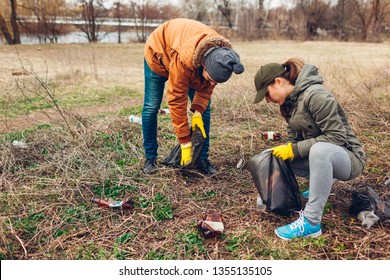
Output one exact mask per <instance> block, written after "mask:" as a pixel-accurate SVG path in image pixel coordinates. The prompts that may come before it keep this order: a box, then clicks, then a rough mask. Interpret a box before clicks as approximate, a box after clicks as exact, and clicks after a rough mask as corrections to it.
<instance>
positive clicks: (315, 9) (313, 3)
mask: <svg viewBox="0 0 390 280" xmlns="http://www.w3.org/2000/svg"><path fill="white" fill-rule="evenodd" d="M329 5H330V3H329V2H327V1H326V2H324V1H321V0H299V3H298V8H299V9H300V10H301V11H302V13H303V15H304V17H305V21H306V39H314V38H315V37H316V35H317V29H318V28H321V27H323V26H322V25H323V23H324V19H325V17H326V12H327V10H328V8H329Z"/></svg>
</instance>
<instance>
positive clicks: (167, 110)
mask: <svg viewBox="0 0 390 280" xmlns="http://www.w3.org/2000/svg"><path fill="white" fill-rule="evenodd" d="M170 113H171V112H170V111H169V109H160V114H161V115H164V114H170Z"/></svg>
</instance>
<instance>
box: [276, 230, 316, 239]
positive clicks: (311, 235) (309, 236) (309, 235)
mask: <svg viewBox="0 0 390 280" xmlns="http://www.w3.org/2000/svg"><path fill="white" fill-rule="evenodd" d="M275 234H276V235H277V236H278V237H279V238H281V239H283V240H292V239H298V238H311V237H318V236H320V235H321V234H322V230H321V229H320V230H319V231H317V232H314V233H311V234H308V235H305V236H301V237H293V238H287V237H283V236H281V235H279V233H278V232H277V231H276V229H275Z"/></svg>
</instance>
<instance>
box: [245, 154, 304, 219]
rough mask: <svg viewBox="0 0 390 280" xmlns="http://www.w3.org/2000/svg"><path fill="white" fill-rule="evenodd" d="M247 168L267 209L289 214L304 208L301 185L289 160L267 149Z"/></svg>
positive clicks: (255, 157) (280, 213) (253, 159)
mask: <svg viewBox="0 0 390 280" xmlns="http://www.w3.org/2000/svg"><path fill="white" fill-rule="evenodd" d="M247 169H248V170H249V172H250V173H251V174H252V178H253V181H254V183H255V186H256V188H257V191H258V192H259V194H260V198H261V199H262V201H263V203H264V204H265V206H266V207H267V210H268V211H270V212H273V213H276V214H278V215H289V214H291V213H292V212H294V211H299V210H301V209H302V201H301V197H300V195H299V185H298V182H297V180H296V178H295V175H294V172H293V170H292V168H291V164H290V162H289V161H283V160H282V159H280V158H277V157H275V156H274V155H272V150H270V149H269V150H265V151H263V152H262V153H260V154H258V155H256V156H254V157H253V158H252V159H251V160H250V161H249V163H248V167H247Z"/></svg>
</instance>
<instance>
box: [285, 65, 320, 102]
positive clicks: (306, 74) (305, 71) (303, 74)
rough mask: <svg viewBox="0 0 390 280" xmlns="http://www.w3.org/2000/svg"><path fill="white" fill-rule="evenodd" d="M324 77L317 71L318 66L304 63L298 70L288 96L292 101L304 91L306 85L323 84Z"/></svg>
mask: <svg viewBox="0 0 390 280" xmlns="http://www.w3.org/2000/svg"><path fill="white" fill-rule="evenodd" d="M323 83H324V78H323V77H322V75H321V74H320V73H319V72H318V68H317V67H316V66H315V65H312V64H305V65H304V66H303V68H302V70H301V71H300V72H299V74H298V77H297V80H296V81H295V86H294V90H293V92H292V93H291V95H290V96H289V98H290V99H291V100H292V101H295V100H296V99H297V98H298V96H299V95H300V94H301V93H302V92H304V91H305V90H306V89H307V88H308V87H310V86H312V85H315V84H323Z"/></svg>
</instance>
